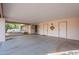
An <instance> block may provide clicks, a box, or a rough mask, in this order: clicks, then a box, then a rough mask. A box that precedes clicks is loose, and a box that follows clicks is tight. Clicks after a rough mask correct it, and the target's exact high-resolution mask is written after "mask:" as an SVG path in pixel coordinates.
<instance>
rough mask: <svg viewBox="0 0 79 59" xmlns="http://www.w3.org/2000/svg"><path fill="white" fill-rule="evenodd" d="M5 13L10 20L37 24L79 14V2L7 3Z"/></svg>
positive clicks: (4, 7)
mask: <svg viewBox="0 0 79 59" xmlns="http://www.w3.org/2000/svg"><path fill="white" fill-rule="evenodd" d="M3 13H4V16H5V17H6V18H7V19H6V20H8V21H15V22H24V23H32V24H37V23H40V22H44V21H47V20H53V19H57V18H64V17H72V16H79V4H75V3H74V4H71V3H70V4H67V3H65V4H64V3H63V4H56V3H50V4H48V3H43V4H41V3H37V4H35V3H32V4H31V3H10V4H8V3H5V4H3Z"/></svg>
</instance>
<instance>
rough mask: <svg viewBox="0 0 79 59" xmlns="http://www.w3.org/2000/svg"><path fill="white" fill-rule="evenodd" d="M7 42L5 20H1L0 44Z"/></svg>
mask: <svg viewBox="0 0 79 59" xmlns="http://www.w3.org/2000/svg"><path fill="white" fill-rule="evenodd" d="M4 41H5V19H4V18H0V42H4Z"/></svg>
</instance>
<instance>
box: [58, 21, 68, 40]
mask: <svg viewBox="0 0 79 59" xmlns="http://www.w3.org/2000/svg"><path fill="white" fill-rule="evenodd" d="M61 23H66V38H65V39H67V29H68V22H67V21H60V22H58V39H59V38H61V37H60V24H61Z"/></svg>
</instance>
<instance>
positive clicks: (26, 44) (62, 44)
mask: <svg viewBox="0 0 79 59" xmlns="http://www.w3.org/2000/svg"><path fill="white" fill-rule="evenodd" d="M78 49H79V41H76V40H68V39H67V40H66V39H62V38H60V39H58V38H56V37H51V36H41V35H23V36H16V37H12V38H11V39H9V40H7V41H6V42H4V43H3V44H2V46H1V47H0V54H1V55H48V54H51V53H57V52H63V51H69V50H78Z"/></svg>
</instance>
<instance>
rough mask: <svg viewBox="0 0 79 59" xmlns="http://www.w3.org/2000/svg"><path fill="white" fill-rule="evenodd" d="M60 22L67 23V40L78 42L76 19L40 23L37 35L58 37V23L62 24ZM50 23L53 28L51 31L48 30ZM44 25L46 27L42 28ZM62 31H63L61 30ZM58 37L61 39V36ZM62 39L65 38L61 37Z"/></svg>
mask: <svg viewBox="0 0 79 59" xmlns="http://www.w3.org/2000/svg"><path fill="white" fill-rule="evenodd" d="M62 21H67V38H68V39H74V40H79V18H78V17H77V18H76V17H74V18H67V19H59V20H52V21H48V22H44V23H40V24H39V29H38V30H39V31H38V33H39V34H40V35H49V36H55V37H58V33H59V22H62ZM51 23H53V25H54V27H55V29H54V30H53V31H52V30H51V29H50V26H51ZM44 24H45V25H47V28H46V27H44V26H45V25H44ZM63 28H64V26H63ZM45 29H46V30H45ZM62 31H63V29H62ZM44 32H46V33H44ZM60 37H62V36H60ZM63 38H65V37H63Z"/></svg>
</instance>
